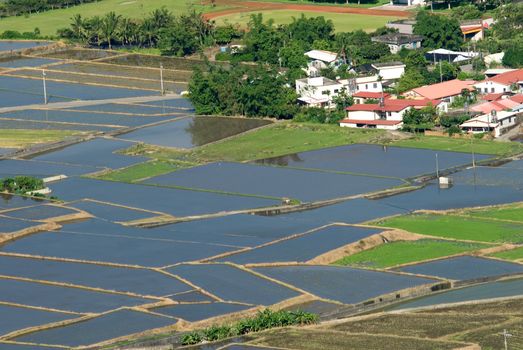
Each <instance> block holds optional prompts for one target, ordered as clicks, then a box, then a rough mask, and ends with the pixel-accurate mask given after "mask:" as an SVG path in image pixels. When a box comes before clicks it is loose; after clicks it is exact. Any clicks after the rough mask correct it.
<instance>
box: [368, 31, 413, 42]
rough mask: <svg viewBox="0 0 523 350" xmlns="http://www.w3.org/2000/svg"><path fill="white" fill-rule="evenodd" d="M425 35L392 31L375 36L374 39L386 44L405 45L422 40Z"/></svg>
mask: <svg viewBox="0 0 523 350" xmlns="http://www.w3.org/2000/svg"><path fill="white" fill-rule="evenodd" d="M422 40H423V36H421V35H413V34H401V33H390V34H385V35H380V36H375V37H373V38H372V41H377V42H380V43H386V44H395V45H403V44H409V43H412V42H415V41H422Z"/></svg>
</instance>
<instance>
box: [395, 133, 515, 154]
mask: <svg viewBox="0 0 523 350" xmlns="http://www.w3.org/2000/svg"><path fill="white" fill-rule="evenodd" d="M391 145H392V146H399V147H412V148H429V149H436V150H442V151H454V152H467V153H471V152H472V151H474V152H475V153H483V154H494V155H506V154H515V153H521V152H523V144H522V143H520V142H497V141H488V140H475V139H474V140H472V141H471V140H470V139H461V138H451V137H438V136H418V137H414V138H410V139H405V140H399V141H395V142H393V143H392V144H391Z"/></svg>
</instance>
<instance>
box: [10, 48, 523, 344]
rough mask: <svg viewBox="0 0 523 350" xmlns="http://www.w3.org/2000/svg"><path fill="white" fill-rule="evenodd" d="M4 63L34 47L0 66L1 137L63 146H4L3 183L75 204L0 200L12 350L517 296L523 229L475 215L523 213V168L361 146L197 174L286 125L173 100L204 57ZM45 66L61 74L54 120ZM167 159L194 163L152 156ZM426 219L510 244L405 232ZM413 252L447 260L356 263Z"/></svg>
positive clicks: (110, 56)
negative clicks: (19, 182) (209, 152)
mask: <svg viewBox="0 0 523 350" xmlns="http://www.w3.org/2000/svg"><path fill="white" fill-rule="evenodd" d="M2 45H3V46H2ZM24 45H29V47H25V46H24ZM51 45H54V44H51ZM2 48H7V49H6V50H13V49H11V48H18V49H19V50H21V51H18V52H17V53H16V55H15V56H14V57H11V56H13V55H12V53H11V56H9V57H11V58H9V57H7V56H6V58H3V59H2V60H1V62H0V63H1V65H0V66H1V67H2V68H1V70H0V101H1V102H0V104H1V107H2V109H1V110H0V130H3V131H7V130H9V131H10V132H13V133H14V132H22V133H30V132H37V133H40V134H39V135H41V137H42V138H43V137H44V136H43V135H46V134H53V133H58V134H60V133H64V134H61V135H62V136H63V135H65V136H63V137H58V138H55V139H52V138H51V139H49V140H47V142H42V143H39V142H27V143H26V144H23V145H20V144H15V143H13V144H10V145H6V146H5V147H4V146H2V148H0V155H1V157H2V158H0V178H8V177H13V176H18V175H27V176H33V177H38V178H42V179H47V182H46V184H45V186H46V187H48V188H49V190H50V191H51V194H52V195H53V196H56V197H57V198H58V199H59V201H55V200H51V199H49V198H31V197H27V196H21V195H15V194H2V196H1V197H0V314H1V315H2V317H1V319H0V348H2V349H4V348H5V349H20V350H25V349H36V350H45V349H49V348H51V349H57V348H77V347H89V348H101V347H103V346H106V345H110V344H114V343H115V342H118V341H121V340H125V341H126V342H128V341H131V340H133V339H139V340H137V343H135V344H134V345H132V344H131V343H130V345H129V346H138V345H140V344H142V345H144V344H146V345H162V344H170V343H176V342H178V341H179V338H180V336H181V334H183V333H184V332H187V331H190V330H193V329H199V328H202V327H206V326H208V325H211V324H220V323H223V322H230V321H231V320H234V319H238V318H240V317H244V316H250V315H253V314H255V313H256V312H257V311H258V310H262V309H264V308H265V307H273V308H276V309H291V310H296V309H303V310H306V311H311V312H315V313H318V314H320V316H321V317H322V319H324V320H325V319H336V318H340V317H348V316H353V315H359V314H363V313H372V312H376V311H382V310H383V309H385V308H387V309H394V310H396V309H406V308H419V307H427V306H433V305H439V304H445V303H452V302H468V301H477V300H482V299H492V298H505V299H506V298H512V297H521V281H522V279H521V277H522V276H523V265H522V264H521V261H522V259H523V257H521V258H518V257H517V249H518V247H519V245H521V244H522V243H523V222H520V220H518V219H517V217H516V218H515V219H514V217H511V218H508V219H507V217H503V216H496V217H494V218H489V217H486V216H482V217H479V215H480V214H481V213H483V211H485V210H490V209H492V208H496V210H498V209H499V211H500V212H501V213H502V214H503V215H509V214H510V213H512V211H513V210H519V209H520V207H519V206H518V205H515V207H512V206H509V207H506V205H507V204H508V205H510V204H511V203H518V202H521V201H523V190H522V189H523V186H522V185H523V183H521V181H522V180H521V179H522V178H523V177H522V176H521V172H523V163H522V162H523V161H522V160H518V159H516V158H510V159H498V158H496V157H494V156H492V155H487V154H475V155H474V157H475V162H476V167H473V168H471V167H470V165H471V162H472V158H471V155H470V154H468V153H461V152H451V151H434V150H427V149H416V148H404V147H394V146H390V145H389V146H383V145H378V144H350V145H343V146H337V147H331V148H322V149H317V150H311V151H306V152H301V153H295V154H288V155H285V156H279V157H276V158H275V157H268V158H267V159H262V160H257V161H251V162H235V161H210V162H206V161H200V162H196V161H194V159H192V158H189V156H188V155H190V154H197V153H198V152H202V150H205V147H213V146H220V145H223V144H225V143H227V142H229V141H234V140H236V139H237V138H238V137H248V136H249V134H251V133H253V134H254V133H257V132H261V131H264V129H265V128H271V127H274V123H275V122H274V121H271V120H260V119H245V118H223V117H202V116H196V115H195V113H194V109H193V108H192V106H191V104H190V102H189V101H188V100H186V99H184V98H183V97H181V96H180V95H179V94H176V92H179V91H177V89H179V88H181V87H183V85H184V82H183V81H182V80H183V79H186V77H187V71H190V69H191V68H190V67H191V66H194V65H196V64H199V63H198V62H195V61H194V62H193V61H188V60H180V59H173V60H171V59H169V58H154V57H151V56H143V57H142V56H140V55H136V54H132V55H130V54H127V53H120V52H113V51H99V50H87V49H79V48H61V49H59V50H56V48H50V47H47V48H46V46H45V45H40V44H39V43H37V44H34V45H33V46H31V45H30V44H28V43H19V44H18V46H17V44H16V43H4V44H2V43H0V50H2ZM24 50H29V51H24ZM158 60H161V61H162V62H163V64H164V66H165V67H166V69H168V70H169V71H168V72H167V74H166V77H168V79H170V80H169V81H168V83H169V82H170V85H169V84H167V86H168V87H169V88H170V89H172V90H171V93H169V94H165V95H162V96H160V94H159V92H158V91H157V89H156V90H155V89H154V88H153V87H155V86H157V83H158V81H157V78H151V76H152V75H151V74H149V73H157V68H155V65H156V63H158ZM142 65H143V66H146V67H147V66H149V68H150V71H149V73H148V74H145V75H144V74H143V72H142V69H143V67H142ZM42 68H44V69H48V71H49V72H50V73H52V74H49V75H48V76H47V78H48V81H47V83H48V84H49V85H47V88H48V93H49V96H47V97H50V100H49V101H48V102H49V103H48V104H42V101H43V98H44V97H46V96H43V92H42V91H41V83H42V81H41V80H39V79H38V74H36V73H38V71H40V72H41V69H42ZM35 72H36V73H35ZM180 81H182V83H180ZM185 83H186V82H185ZM47 97H46V98H47ZM12 130H15V131H12ZM144 144H147V145H149V146H148V147H150V148H144V149H145V150H146V151H144V152H142V153H139V154H138V155H132V152H129V150H130V149H131V150H132V149H133V148H137V147H138V148H140V147H145V146H143V145H144ZM137 145H140V146H137ZM158 149H160V150H164V151H165V152H170V153H169V154H176V155H178V156H179V157H180V158H177V159H176V162H172V163H169V162H165V161H164V162H163V163H162V162H159V161H158V160H157V159H155V158H154V157H153V159H151V157H152V155H151V154H152V153H151V152H154V151H155V150H158ZM148 152H149V153H148ZM436 154H437V157H438V162H439V163H438V170H439V174H440V175H450V176H451V177H452V178H453V179H454V183H453V186H451V187H449V188H444V189H443V188H440V186H438V184H437V181H436V178H435V172H436V171H435V162H434V160H435V158H436ZM155 162H159V163H161V164H160V166H164V167H165V169H163V168H162V171H161V172H159V173H155V174H153V175H152V176H151V175H149V174H148V173H147V171H146V172H145V173H144V174H143V176H141V177H140V176H138V178H133V179H131V180H124V181H114V179H110V178H107V176H109V175H111V174H114V173H118V172H119V171H121V172H124V173H125V171H126V170H129V169H138V170H137V171H142V170H140V169H142V168H144V169H146V170H147V169H148V168H147V167H148V166H151V167H153V166H158V164H156V163H155ZM109 180H112V181H109ZM465 208H475V209H465ZM506 208H508V209H506ZM467 210H472V211H470V212H469V211H467ZM503 210H507V213H508V214H507V213H505V212H504V211H503ZM413 213H414V214H415V215H410V216H409V215H408V214H413ZM477 213H480V214H477ZM502 214H499V215H502ZM405 215H407V216H405ZM485 215H486V214H485ZM496 215H498V214H496ZM420 217H421V218H424V217H426V218H427V220H432V222H434V223H440V221H442V220H443V219H445V220H451V219H455V220H457V221H460V220H461V221H467V222H470V225H473V224H475V223H477V221H478V220H479V221H481V220H483V221H482V222H485V225H489V226H488V227H492V228H493V229H492V230H493V231H492V232H494V231H495V232H498V231H496V228H500V230H501V229H502V231H499V232H501V233H499V237H498V238H495V239H494V238H491V237H490V236H489V235H488V234H487V235H484V236H479V235H478V236H475V235H467V232H466V228H463V230H464V231H463V232H461V231H460V229H459V228H456V230H455V231H456V232H454V230H453V232H451V233H449V232H448V231H447V230H442V231H438V230H436V229H433V230H432V231H430V230H423V229H420V230H418V229H417V228H416V227H411V229H407V227H404V226H401V225H400V224H398V222H400V221H401V220H404V218H411V219H417V218H420ZM435 227H436V226H435ZM452 233H455V234H454V235H453V234H452ZM401 244H405V245H409V244H410V245H412V246H411V247H416V246H415V245H416V244H418V247H419V246H422V245H424V244H427V245H443V246H445V247H446V248H445V249H449V250H448V252H446V251H444V252H443V253H441V254H439V255H430V256H427V257H424V256H420V257H417V258H413V259H412V260H409V261H404V260H401V261H396V262H393V263H388V264H385V263H383V265H378V263H379V261H375V262H374V264H375V265H372V264H367V265H365V264H357V263H347V264H345V263H342V262H343V261H344V260H345V259H347V258H351V257H356V256H358V255H359V254H366V253H368V252H372V251H374V250H375V249H376V250H378V249H389V247H391V248H390V249H394V247H399V246H400V245H401ZM393 253H394V252H393V251H392V252H388V253H387V254H391V256H392V255H393ZM496 254H501V255H496ZM503 254H510V256H511V258H510V259H509V258H506V257H505V256H504V255H503ZM400 255H401V254H400ZM383 256H389V255H386V254H385V255H383ZM507 256H508V255H507ZM478 267H480V268H478ZM158 334H165V336H162V337H155V340H154V341H151V340H147V341H143V340H141V339H142V338H141V337H143V336H145V337H148V336H151V335H158ZM244 340H245V339H243V338H240V339H234V341H235V342H242V341H244Z"/></svg>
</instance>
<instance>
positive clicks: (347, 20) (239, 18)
mask: <svg viewBox="0 0 523 350" xmlns="http://www.w3.org/2000/svg"><path fill="white" fill-rule="evenodd" d="M310 4H312V2H311V3H310ZM254 13H257V12H240V13H233V14H229V15H225V16H220V17H218V18H216V22H217V23H218V24H225V23H238V24H240V26H241V27H243V28H245V27H246V26H247V23H248V22H249V20H250V18H251V15H252V14H254ZM260 13H262V14H263V18H265V19H272V20H274V23H275V24H287V23H291V22H292V18H293V17H295V18H297V17H299V16H301V15H302V14H303V15H305V17H317V16H323V17H325V19H330V20H331V21H332V23H333V24H334V28H335V29H336V31H337V32H352V31H354V30H359V29H361V30H364V31H367V32H371V31H374V30H376V28H379V27H383V26H384V25H385V24H386V23H387V22H390V21H394V20H396V19H397V18H396V17H392V16H372V15H361V14H353V13H329V12H310V11H302V12H299V11H295V10H271V11H261V12H260Z"/></svg>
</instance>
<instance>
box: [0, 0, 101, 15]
mask: <svg viewBox="0 0 523 350" xmlns="http://www.w3.org/2000/svg"><path fill="white" fill-rule="evenodd" d="M96 1H100V0H5V1H3V2H1V1H0V17H6V16H17V15H21V14H25V13H29V14H30V13H34V12H42V11H47V10H54V9H59V8H64V7H70V6H75V5H82V4H86V3H89V2H96Z"/></svg>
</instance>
